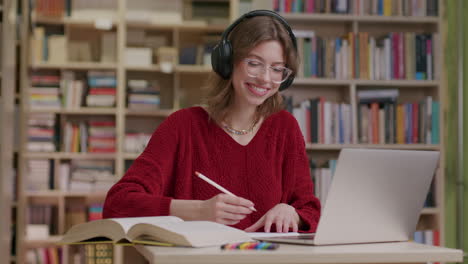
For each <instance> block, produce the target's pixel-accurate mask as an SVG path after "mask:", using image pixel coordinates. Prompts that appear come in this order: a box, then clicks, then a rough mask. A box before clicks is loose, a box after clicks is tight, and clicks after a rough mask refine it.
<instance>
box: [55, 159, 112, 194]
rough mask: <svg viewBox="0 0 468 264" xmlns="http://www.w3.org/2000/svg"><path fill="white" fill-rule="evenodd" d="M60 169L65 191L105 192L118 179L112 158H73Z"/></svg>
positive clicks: (61, 165)
mask: <svg viewBox="0 0 468 264" xmlns="http://www.w3.org/2000/svg"><path fill="white" fill-rule="evenodd" d="M59 170H60V175H59V177H60V179H61V181H62V182H63V183H64V184H63V185H62V186H60V188H62V190H64V191H75V192H98V193H105V192H107V191H108V190H109V189H110V188H111V187H112V185H113V184H114V183H115V182H116V181H117V179H116V177H115V174H114V163H113V161H111V160H72V161H71V162H70V163H62V164H60V168H59Z"/></svg>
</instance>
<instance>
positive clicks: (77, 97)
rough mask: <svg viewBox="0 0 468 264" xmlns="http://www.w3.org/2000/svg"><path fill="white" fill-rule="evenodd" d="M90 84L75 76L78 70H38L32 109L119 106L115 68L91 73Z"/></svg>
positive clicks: (88, 79)
mask: <svg viewBox="0 0 468 264" xmlns="http://www.w3.org/2000/svg"><path fill="white" fill-rule="evenodd" d="M86 79H87V86H86V87H85V84H84V82H83V81H82V80H76V79H75V73H74V72H70V71H66V72H64V73H63V78H61V77H60V75H59V73H50V72H45V73H42V72H34V73H33V74H32V76H31V86H32V88H31V89H30V94H29V98H30V101H29V102H30V107H31V109H43V108H46V109H60V108H61V107H62V106H63V107H64V108H66V109H73V108H79V107H81V106H82V105H86V106H89V107H112V106H114V105H115V100H116V99H115V98H116V86H117V80H116V76H115V72H112V71H89V72H87V77H86Z"/></svg>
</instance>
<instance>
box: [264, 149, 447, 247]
mask: <svg viewBox="0 0 468 264" xmlns="http://www.w3.org/2000/svg"><path fill="white" fill-rule="evenodd" d="M438 161H439V152H438V151H413V150H380V149H343V150H342V151H341V153H340V155H339V158H338V162H337V166H336V170H335V174H334V176H333V181H332V183H331V186H330V189H329V192H328V196H327V200H326V203H325V206H324V208H323V209H322V215H321V218H320V221H319V224H318V227H317V230H316V233H315V234H300V235H296V236H284V234H281V236H278V237H275V236H273V237H260V238H257V239H258V240H263V241H269V242H282V243H292V244H304V245H333V244H354V243H373V242H392V241H407V240H409V239H410V237H411V236H412V234H413V233H414V231H415V229H416V224H417V222H418V218H419V215H420V213H421V210H422V208H423V206H424V202H425V199H426V196H427V193H428V191H429V188H430V185H431V181H432V178H433V176H434V174H435V170H436V167H437V165H438Z"/></svg>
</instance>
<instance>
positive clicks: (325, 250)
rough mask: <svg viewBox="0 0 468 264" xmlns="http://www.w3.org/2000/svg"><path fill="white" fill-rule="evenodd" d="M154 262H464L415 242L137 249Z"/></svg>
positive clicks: (452, 252)
mask: <svg viewBox="0 0 468 264" xmlns="http://www.w3.org/2000/svg"><path fill="white" fill-rule="evenodd" d="M136 249H137V250H138V251H139V252H140V253H141V254H142V255H143V256H144V257H145V258H146V259H147V260H148V261H149V262H150V263H158V264H170V263H174V264H175V263H177V264H210V263H213V264H215V263H216V264H220V263H222V264H225V263H226V264H241V263H242V264H246V263H255V264H260V263H265V264H266V263H268V264H274V263H278V264H279V263H281V264H284V263H290V264H292V263H295V264H298V263H309V264H312V263H314V264H315V263H422V262H462V261H463V252H462V251H461V250H458V249H449V248H443V247H434V246H428V245H422V244H417V243H413V242H397V243H376V244H359V245H339V246H296V245H287V244H281V245H280V247H279V248H278V249H277V250H271V251H270V250H260V251H255V250H221V249H220V248H219V247H210V248H176V247H173V248H171V247H153V246H136Z"/></svg>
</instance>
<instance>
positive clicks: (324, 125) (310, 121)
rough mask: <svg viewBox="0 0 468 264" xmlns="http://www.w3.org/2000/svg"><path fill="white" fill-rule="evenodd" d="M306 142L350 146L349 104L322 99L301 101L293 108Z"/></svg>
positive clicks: (350, 115) (350, 109) (351, 115)
mask: <svg viewBox="0 0 468 264" xmlns="http://www.w3.org/2000/svg"><path fill="white" fill-rule="evenodd" d="M292 114H293V116H294V117H295V118H296V120H297V122H298V124H299V127H300V129H301V132H302V135H303V136H304V140H305V141H306V142H311V143H319V144H350V143H352V142H353V123H352V120H353V118H352V117H353V110H352V108H351V105H350V104H345V103H334V102H330V101H326V100H325V98H324V97H319V98H314V99H310V100H304V101H302V102H301V103H300V104H299V105H298V106H295V107H293V109H292Z"/></svg>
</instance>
